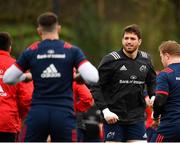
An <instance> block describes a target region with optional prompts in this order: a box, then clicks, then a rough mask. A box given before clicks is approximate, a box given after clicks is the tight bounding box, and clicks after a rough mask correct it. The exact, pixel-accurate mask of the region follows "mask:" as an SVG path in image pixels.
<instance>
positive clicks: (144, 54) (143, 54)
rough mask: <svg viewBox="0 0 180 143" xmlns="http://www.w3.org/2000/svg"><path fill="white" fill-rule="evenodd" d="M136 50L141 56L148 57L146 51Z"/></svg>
mask: <svg viewBox="0 0 180 143" xmlns="http://www.w3.org/2000/svg"><path fill="white" fill-rule="evenodd" d="M138 52H139V55H140V57H141V58H143V59H150V55H149V54H148V53H147V52H144V51H141V50H139V51H138Z"/></svg>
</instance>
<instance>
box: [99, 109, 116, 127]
mask: <svg viewBox="0 0 180 143" xmlns="http://www.w3.org/2000/svg"><path fill="white" fill-rule="evenodd" d="M102 112H103V115H104V119H105V120H106V122H107V123H108V124H114V123H116V122H117V121H118V120H119V117H118V116H117V115H116V114H115V113H113V112H111V111H110V110H109V109H108V108H106V109H104V110H103V111H102Z"/></svg>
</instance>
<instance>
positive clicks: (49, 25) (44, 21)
mask: <svg viewBox="0 0 180 143" xmlns="http://www.w3.org/2000/svg"><path fill="white" fill-rule="evenodd" d="M37 23H38V25H39V26H41V27H42V28H43V30H45V31H47V32H51V31H53V30H54V27H55V25H56V24H58V17H57V15H56V14H54V13H53V12H46V13H43V14H41V15H40V16H39V17H38V18H37Z"/></svg>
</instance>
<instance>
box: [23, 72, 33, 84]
mask: <svg viewBox="0 0 180 143" xmlns="http://www.w3.org/2000/svg"><path fill="white" fill-rule="evenodd" d="M24 75H25V76H26V78H25V80H24V82H29V81H32V74H31V73H30V72H27V73H24Z"/></svg>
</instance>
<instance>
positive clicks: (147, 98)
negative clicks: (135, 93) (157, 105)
mask: <svg viewBox="0 0 180 143" xmlns="http://www.w3.org/2000/svg"><path fill="white" fill-rule="evenodd" d="M145 102H146V106H149V107H151V100H150V99H149V96H148V95H147V96H146V97H145Z"/></svg>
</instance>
